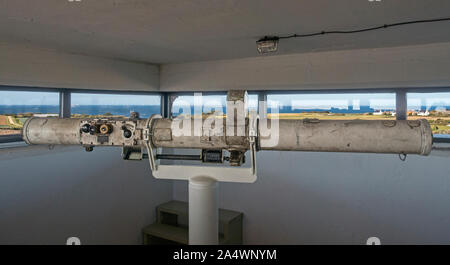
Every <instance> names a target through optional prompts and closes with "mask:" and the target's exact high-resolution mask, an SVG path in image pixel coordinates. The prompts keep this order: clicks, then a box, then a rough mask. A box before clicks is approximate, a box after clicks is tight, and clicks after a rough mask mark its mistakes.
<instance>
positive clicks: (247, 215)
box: [173, 151, 450, 244]
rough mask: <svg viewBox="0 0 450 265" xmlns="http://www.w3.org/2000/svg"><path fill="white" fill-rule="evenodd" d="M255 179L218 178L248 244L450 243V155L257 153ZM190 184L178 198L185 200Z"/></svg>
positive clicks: (177, 189)
mask: <svg viewBox="0 0 450 265" xmlns="http://www.w3.org/2000/svg"><path fill="white" fill-rule="evenodd" d="M258 172H259V173H258V180H257V181H256V182H255V183H254V184H237V183H219V207H222V208H227V209H232V210H237V211H242V212H244V243H246V244H365V243H366V240H367V239H368V238H369V237H378V238H380V240H381V243H382V244H400V243H406V244H432V243H434V244H450V231H449V229H448V227H449V226H450V210H449V209H450V208H449V206H448V202H449V200H450V165H449V163H448V156H446V157H445V156H442V157H441V156H435V155H432V156H429V157H421V156H413V155H411V156H408V157H407V160H406V162H402V161H400V159H399V158H398V156H396V155H379V154H378V155H377V154H342V153H341V154H338V153H306V152H274V151H273V152H271V151H266V152H259V153H258ZM187 191H188V188H187V182H186V181H175V182H174V187H173V198H174V199H176V200H184V201H186V200H187V198H188V194H187Z"/></svg>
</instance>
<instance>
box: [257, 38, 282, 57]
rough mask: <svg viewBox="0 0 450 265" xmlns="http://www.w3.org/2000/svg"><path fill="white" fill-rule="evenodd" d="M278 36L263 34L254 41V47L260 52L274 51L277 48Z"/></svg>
mask: <svg viewBox="0 0 450 265" xmlns="http://www.w3.org/2000/svg"><path fill="white" fill-rule="evenodd" d="M279 40H280V38H279V37H276V36H265V37H264V38H262V39H259V40H258V41H257V42H256V48H257V49H258V52H259V53H260V54H264V53H270V52H276V51H277V50H278V41H279Z"/></svg>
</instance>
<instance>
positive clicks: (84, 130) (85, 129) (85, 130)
mask: <svg viewBox="0 0 450 265" xmlns="http://www.w3.org/2000/svg"><path fill="white" fill-rule="evenodd" d="M90 128H91V126H90V125H89V124H87V123H86V124H84V125H83V126H81V131H82V132H84V133H88V132H89V130H90Z"/></svg>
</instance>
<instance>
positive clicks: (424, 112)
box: [417, 110, 430, 116]
mask: <svg viewBox="0 0 450 265" xmlns="http://www.w3.org/2000/svg"><path fill="white" fill-rule="evenodd" d="M417 115H418V116H429V115H430V113H429V112H428V110H421V111H419V112H418V113H417Z"/></svg>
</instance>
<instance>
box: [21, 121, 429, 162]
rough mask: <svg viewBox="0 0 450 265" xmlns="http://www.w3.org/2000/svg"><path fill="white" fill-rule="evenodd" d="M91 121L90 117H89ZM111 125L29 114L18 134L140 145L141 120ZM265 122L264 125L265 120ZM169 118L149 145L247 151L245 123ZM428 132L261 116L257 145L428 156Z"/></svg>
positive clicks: (408, 124)
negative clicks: (99, 134) (89, 129)
mask: <svg viewBox="0 0 450 265" xmlns="http://www.w3.org/2000/svg"><path fill="white" fill-rule="evenodd" d="M91 120H93V119H91ZM110 121H111V125H112V126H114V129H113V130H112V132H111V133H110V134H109V136H108V141H106V142H98V141H97V138H96V136H91V135H89V134H88V133H82V132H81V131H80V126H81V125H82V124H83V123H84V122H86V119H60V118H31V119H29V120H28V121H27V122H26V123H25V125H24V128H23V139H24V140H25V141H26V142H27V143H29V144H72V145H75V144H82V145H115V146H122V145H142V144H143V141H144V140H145V139H144V136H143V130H144V129H145V128H146V125H145V124H146V120H136V121H135V126H136V130H135V131H134V133H133V137H134V138H130V139H128V140H127V139H125V138H124V136H123V131H121V127H123V126H122V124H123V122H124V121H116V120H113V119H111V120H110ZM265 121H267V124H266V123H265ZM173 122H174V121H173V120H172V119H155V120H154V122H153V124H152V127H151V135H152V137H151V139H152V144H153V145H154V146H155V147H175V148H195V149H227V150H233V149H234V150H236V149H240V150H247V149H248V147H249V140H248V128H246V130H245V135H244V136H228V135H227V134H226V126H223V127H221V128H220V130H223V131H222V134H221V135H218V136H215V135H209V134H206V135H205V133H204V131H205V130H203V132H202V133H201V134H200V135H198V134H194V127H195V124H194V121H192V120H189V121H188V122H190V123H191V128H190V130H189V131H188V134H187V135H179V134H177V133H175V131H174V129H173V128H172V125H173ZM277 123H278V124H277ZM432 139H433V137H432V132H431V128H430V125H429V124H428V122H427V121H426V120H411V121H395V120H308V119H305V120H290V119H287V120H282V119H280V120H276V121H275V120H270V119H269V120H264V122H263V120H261V121H260V123H259V126H258V137H257V141H258V147H259V149H260V150H279V151H318V152H366V153H397V154H400V153H404V154H420V155H428V154H429V153H430V151H431V146H432Z"/></svg>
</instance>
